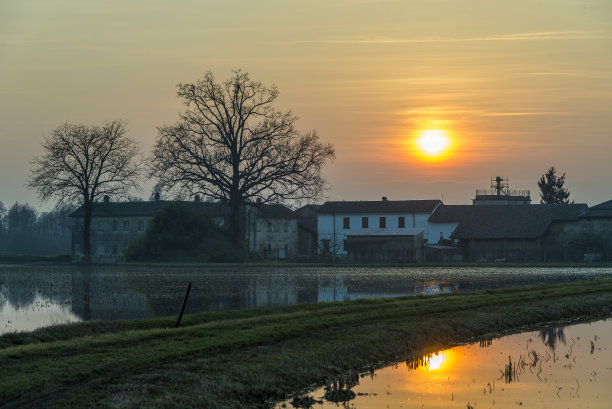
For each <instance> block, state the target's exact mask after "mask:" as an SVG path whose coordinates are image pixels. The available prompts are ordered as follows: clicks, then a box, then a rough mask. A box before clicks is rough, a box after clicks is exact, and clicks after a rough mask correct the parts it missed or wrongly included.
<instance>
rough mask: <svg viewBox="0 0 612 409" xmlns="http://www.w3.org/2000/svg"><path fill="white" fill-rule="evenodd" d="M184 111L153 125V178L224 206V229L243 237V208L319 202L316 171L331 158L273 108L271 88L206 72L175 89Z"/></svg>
mask: <svg viewBox="0 0 612 409" xmlns="http://www.w3.org/2000/svg"><path fill="white" fill-rule="evenodd" d="M178 96H179V97H180V98H182V99H183V102H184V103H185V105H186V106H187V110H186V111H185V112H184V113H183V114H182V115H181V116H180V120H179V121H178V123H177V124H175V125H170V126H162V127H160V128H158V130H159V136H158V139H157V143H156V145H155V148H154V151H153V161H152V163H153V167H152V171H151V176H154V177H157V178H158V180H159V182H158V187H159V188H161V189H165V190H174V191H175V192H177V194H179V195H185V194H187V195H193V194H202V195H204V197H208V198H211V199H213V200H220V201H222V202H225V203H227V204H228V205H229V208H230V217H229V227H230V231H231V233H232V236H233V238H234V241H236V242H238V241H239V240H240V209H241V206H242V205H243V204H244V203H246V202H248V201H253V200H257V199H259V200H260V201H261V202H262V203H266V202H284V201H287V200H294V199H298V200H299V199H306V198H316V197H318V196H320V195H321V193H322V192H323V190H324V188H325V179H324V178H323V177H322V176H321V168H322V167H323V165H324V164H325V163H326V162H327V161H328V160H330V159H332V158H333V157H334V149H333V147H332V145H330V144H323V143H321V142H319V137H318V135H317V133H316V132H315V131H312V132H307V133H301V132H299V131H298V130H296V128H295V122H296V121H297V117H296V116H295V115H293V114H292V113H291V112H281V111H278V110H276V109H275V108H274V107H273V106H272V105H273V103H274V101H275V100H276V99H277V97H278V90H277V89H276V87H275V86H272V87H265V86H263V85H262V84H261V83H260V82H256V81H253V80H251V79H250V77H249V75H248V73H244V72H242V71H234V72H233V75H232V76H231V77H230V78H229V79H228V80H227V81H225V82H223V83H222V84H219V83H216V82H215V78H214V76H213V74H212V73H210V72H208V73H206V74H205V75H204V77H203V78H202V79H200V80H198V81H196V82H195V83H185V84H179V85H178Z"/></svg>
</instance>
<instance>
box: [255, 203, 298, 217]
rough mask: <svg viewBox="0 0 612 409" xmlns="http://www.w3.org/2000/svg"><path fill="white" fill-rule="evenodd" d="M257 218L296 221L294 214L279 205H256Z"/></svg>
mask: <svg viewBox="0 0 612 409" xmlns="http://www.w3.org/2000/svg"><path fill="white" fill-rule="evenodd" d="M257 209H258V214H257V215H258V217H261V218H264V219H297V218H298V216H297V215H296V214H295V212H294V211H293V210H291V209H289V208H288V207H287V206H283V205H281V204H260V205H257Z"/></svg>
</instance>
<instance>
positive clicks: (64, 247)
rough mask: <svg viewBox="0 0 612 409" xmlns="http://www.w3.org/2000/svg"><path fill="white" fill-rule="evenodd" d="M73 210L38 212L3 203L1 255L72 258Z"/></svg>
mask: <svg viewBox="0 0 612 409" xmlns="http://www.w3.org/2000/svg"><path fill="white" fill-rule="evenodd" d="M73 210H74V209H71V208H68V207H65V208H58V209H55V210H52V211H50V212H38V211H36V209H34V207H32V206H31V205H29V204H27V203H24V204H21V203H15V204H14V205H12V206H11V207H10V208H8V209H7V208H6V207H5V206H4V203H2V202H0V254H20V255H58V254H70V250H71V249H70V247H71V243H72V236H71V234H72V233H71V219H70V217H69V215H70V213H72V211H73Z"/></svg>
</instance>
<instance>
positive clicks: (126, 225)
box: [123, 220, 130, 231]
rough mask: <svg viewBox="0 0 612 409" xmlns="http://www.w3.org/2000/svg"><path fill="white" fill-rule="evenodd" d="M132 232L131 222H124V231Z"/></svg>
mask: <svg viewBox="0 0 612 409" xmlns="http://www.w3.org/2000/svg"><path fill="white" fill-rule="evenodd" d="M128 230H130V222H129V221H127V220H124V221H123V231H128Z"/></svg>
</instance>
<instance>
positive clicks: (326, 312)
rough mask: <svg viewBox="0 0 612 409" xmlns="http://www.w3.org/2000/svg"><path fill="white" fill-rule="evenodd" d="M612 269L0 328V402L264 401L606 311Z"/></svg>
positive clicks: (160, 404) (165, 404)
mask: <svg viewBox="0 0 612 409" xmlns="http://www.w3.org/2000/svg"><path fill="white" fill-rule="evenodd" d="M611 308H612V279H602V280H594V281H588V282H574V283H569V284H562V285H540V286H529V287H516V288H506V289H499V290H489V291H481V292H474V293H469V294H446V295H437V296H419V297H403V298H394V299H377V300H359V301H353V302H345V303H320V304H313V305H305V306H303V305H302V306H295V307H284V308H277V309H267V310H250V311H229V312H219V313H202V314H193V315H188V316H185V317H184V321H183V325H182V326H181V328H179V329H175V328H172V326H173V324H174V318H165V319H152V320H138V321H120V322H94V323H85V324H76V325H68V326H61V327H56V328H50V329H46V330H39V331H37V332H34V333H32V334H12V335H6V336H3V337H0V345H1V346H2V349H1V350H0V368H2V375H1V376H0V406H2V407H7V408H13V407H15V408H16V407H19V408H23V407H26V408H27V407H32V408H34V407H36V408H41V407H100V408H103V407H114V408H122V407H125V408H130V407H155V408H174V407H200V408H201V407H203V408H206V407H211V408H213V407H214V408H217V407H218V408H243V407H262V408H265V407H268V406H269V405H270V404H271V402H272V401H274V400H278V399H282V398H285V397H288V396H289V395H290V394H292V393H295V392H297V391H300V390H302V389H303V388H307V387H310V386H313V385H315V384H317V383H322V382H324V381H326V380H328V379H333V378H334V377H340V376H343V374H345V373H347V371H351V370H353V371H354V370H365V369H368V368H372V367H376V366H379V365H381V364H383V363H386V362H389V361H394V360H402V359H411V358H413V357H417V356H418V355H419V354H421V353H425V352H431V351H433V350H436V349H439V348H443V347H447V346H450V345H452V344H455V343H460V342H466V341H468V340H471V339H474V338H477V337H482V336H486V335H490V334H495V333H500V332H504V331H510V330H512V331H513V330H518V329H520V328H526V327H532V326H534V325H537V324H540V323H544V322H550V321H557V320H573V319H579V318H581V317H586V316H589V317H592V316H608V315H609V314H610V313H611Z"/></svg>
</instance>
